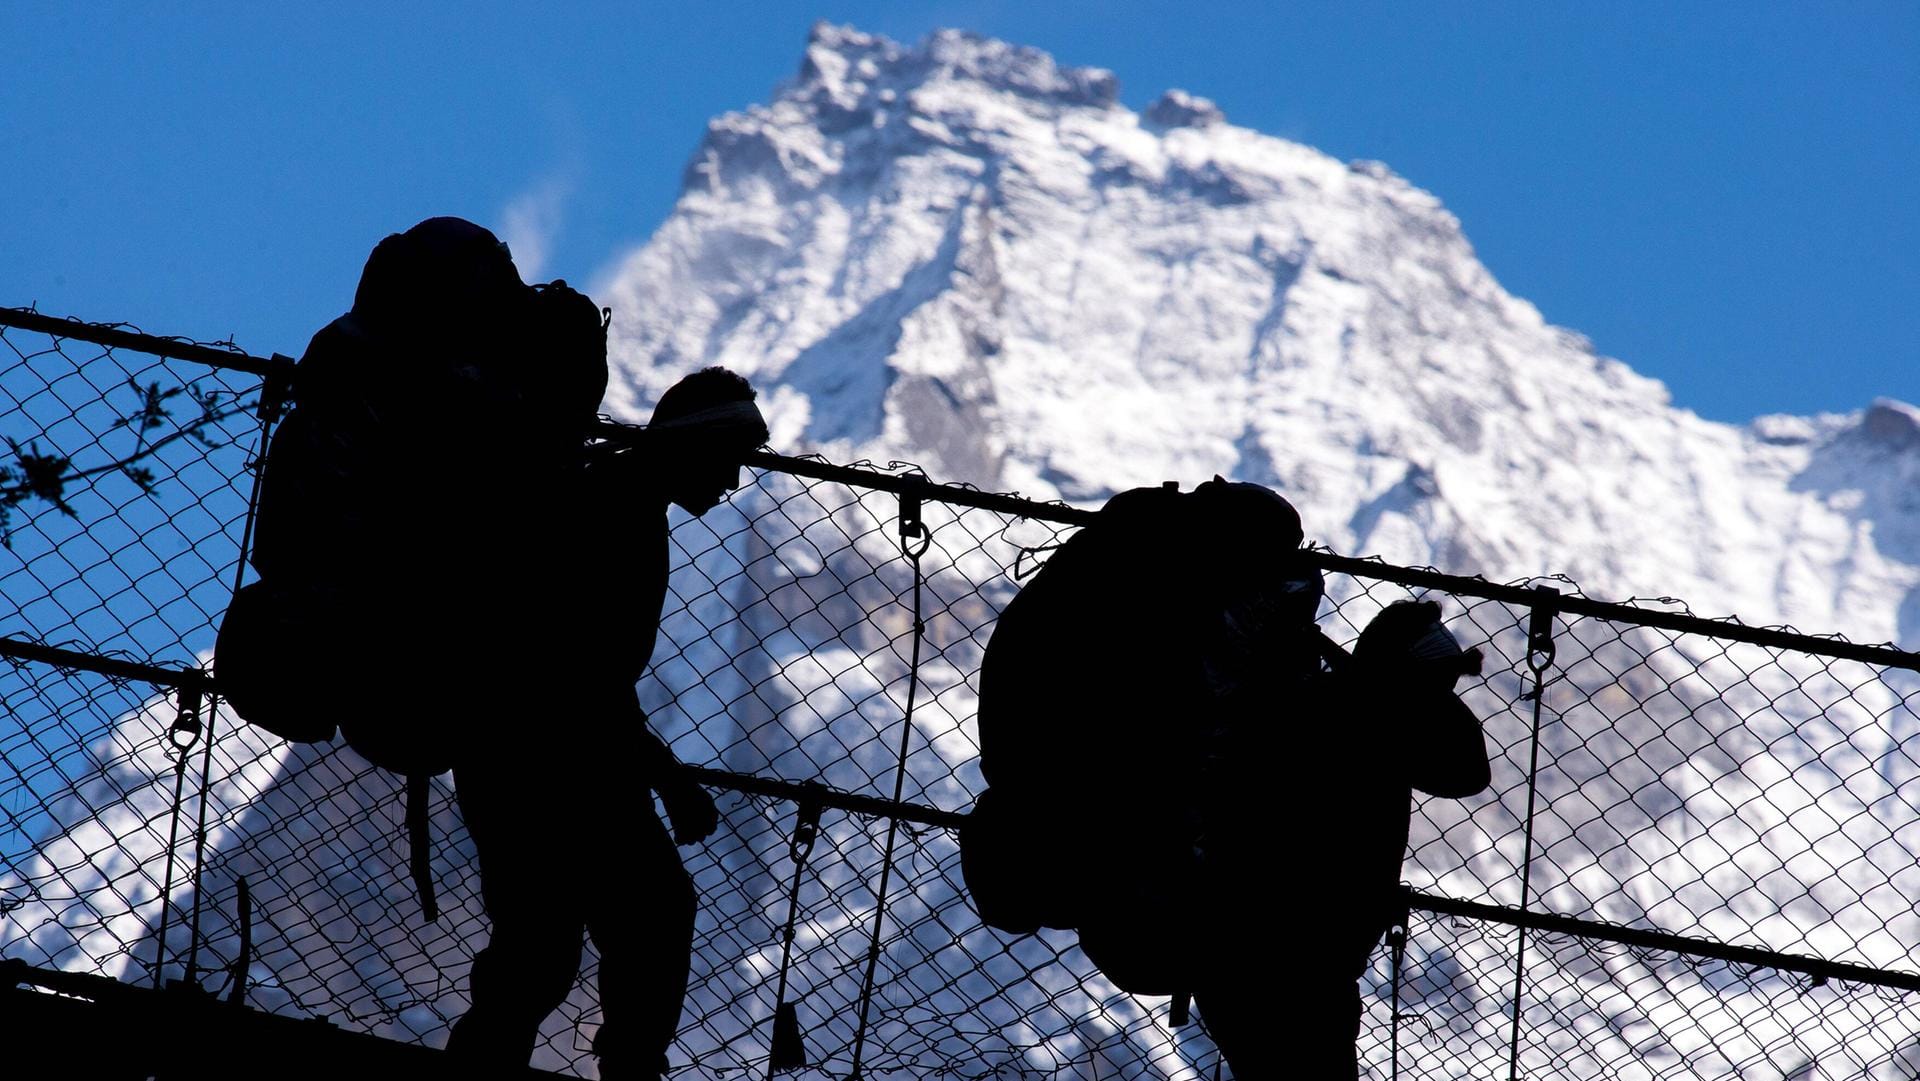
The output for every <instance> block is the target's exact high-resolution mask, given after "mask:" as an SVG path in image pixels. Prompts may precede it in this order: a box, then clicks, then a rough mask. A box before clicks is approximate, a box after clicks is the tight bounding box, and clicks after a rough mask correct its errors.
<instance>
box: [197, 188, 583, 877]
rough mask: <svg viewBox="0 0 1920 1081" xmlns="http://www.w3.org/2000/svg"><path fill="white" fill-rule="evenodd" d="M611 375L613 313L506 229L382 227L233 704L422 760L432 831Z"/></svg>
mask: <svg viewBox="0 0 1920 1081" xmlns="http://www.w3.org/2000/svg"><path fill="white" fill-rule="evenodd" d="M606 381H607V368H606V336H605V322H604V321H603V319H602V314H601V312H600V311H599V310H598V309H596V308H595V307H594V305H593V303H592V301H590V300H588V299H587V298H586V297H584V296H582V295H581V294H579V293H577V292H575V291H574V290H572V289H570V288H568V287H567V285H566V283H565V282H554V283H552V284H550V285H542V286H527V285H524V284H522V283H521V281H520V276H519V273H518V271H517V270H516V269H515V268H514V265H513V260H512V257H511V255H510V254H509V253H508V251H507V249H506V246H505V245H503V244H501V243H500V242H499V241H498V240H497V239H496V238H495V237H494V236H493V234H492V233H490V232H488V231H487V230H485V229H483V228H481V227H480V226H477V225H474V224H472V223H471V222H466V221H462V220H460V219H458V218H433V219H429V220H428V221H425V222H422V223H420V224H419V225H417V226H415V227H414V228H412V229H410V230H408V231H407V232H405V233H399V234H395V235H393V236H389V237H387V238H386V239H385V240H383V241H381V243H380V244H379V246H377V247H376V248H375V249H374V251H373V254H372V255H371V256H370V257H369V258H368V260H367V266H366V269H365V271H364V272H363V274H362V276H361V280H360V286H359V289H358V290H357V292H356V294H355V296H354V304H353V309H352V311H350V312H349V313H348V314H346V315H344V316H342V317H340V318H339V319H336V320H334V321H333V322H332V323H330V324H328V325H327V326H326V327H325V328H324V329H322V330H321V331H320V332H319V333H318V334H316V335H315V336H314V338H313V341H312V343H311V344H310V345H309V346H308V348H307V352H306V354H305V355H304V356H303V357H302V358H301V360H300V363H299V366H298V367H297V369H296V370H295V375H294V387H293V395H292V400H293V407H292V409H291V410H290V411H289V413H288V414H287V416H286V418H285V420H284V421H283V422H282V423H281V424H280V426H279V428H278V430H277V431H276V432H275V433H274V436H273V440H272V443H271V445H270V447H269V448H268V451H267V455H266V460H265V463H264V466H263V468H264V470H265V473H264V476H263V478H262V483H261V493H260V503H259V509H258V514H257V516H256V521H255V531H254V545H253V549H252V552H251V562H252V564H253V566H254V568H255V569H256V570H257V571H258V572H259V574H260V578H259V580H258V581H256V582H254V583H251V584H249V585H247V586H245V587H243V588H242V589H241V590H240V591H239V593H238V594H237V595H236V596H235V597H234V599H233V602H232V604H231V605H230V606H229V607H228V610H227V613H226V615H225V616H224V617H223V619H222V622H221V627H220V634H219V640H218V642H217V643H216V646H215V655H214V669H215V674H216V677H217V679H218V685H219V687H220V690H221V693H222V695H223V696H224V697H225V699H226V701H227V702H228V704H229V705H231V706H232V707H233V709H234V710H235V711H236V712H238V713H239V714H240V716H242V717H243V718H245V719H246V720H248V721H249V722H251V723H253V724H257V725H259V726H261V727H263V728H265V729H267V730H269V731H271V732H273V733H275V734H277V735H280V736H282V737H284V738H287V739H289V740H294V741H298V742H325V741H328V740H331V739H332V738H333V736H334V734H335V731H336V728H337V729H338V730H339V731H340V733H341V734H342V735H344V736H345V738H346V740H347V742H348V744H349V745H350V746H352V747H353V748H354V750H356V751H357V752H359V753H360V754H361V755H362V756H364V757H366V758H367V759H368V760H369V761H371V762H373V763H374V764H375V765H378V766H382V767H385V768H387V769H391V770H394V771H396V772H399V773H403V774H406V775H407V776H408V777H409V778H410V779H411V783H410V791H409V819H410V820H413V824H414V825H415V826H416V837H418V835H419V833H420V831H422V830H424V806H425V805H424V794H425V788H424V784H423V782H424V780H425V778H427V777H430V776H432V775H433V774H437V773H441V772H444V771H445V770H447V769H449V768H450V767H451V766H452V764H453V760H454V757H455V754H456V752H457V750H458V749H459V746H460V743H461V735H462V733H461V731H460V730H461V728H462V727H463V725H465V724H467V723H468V722H469V719H470V717H471V716H472V715H473V714H474V713H475V712H476V711H480V710H484V709H486V708H487V707H488V704H489V702H490V700H492V699H494V698H496V697H497V695H498V693H499V688H497V687H496V686H494V685H493V682H492V681H493V679H494V678H496V677H497V673H498V670H499V664H498V659H497V658H498V654H499V651H500V650H501V648H502V645H503V643H505V642H507V641H509V640H510V636H511V635H512V634H513V633H515V632H516V631H520V630H521V629H522V625H524V624H527V623H528V622H529V621H530V620H531V619H533V618H535V617H536V616H537V613H536V612H535V611H534V607H535V606H536V605H537V604H538V603H539V598H541V596H542V595H543V593H544V590H543V589H542V588H541V583H540V582H539V581H538V577H539V576H540V575H541V574H542V573H543V572H544V571H549V570H550V569H551V566H552V560H550V559H548V558H546V557H545V554H544V553H543V551H542V545H543V544H550V542H547V541H545V540H544V538H546V537H550V536H560V535H564V534H565V533H566V530H565V528H564V523H563V522H561V521H559V519H560V517H561V516H563V515H565V514H568V513H570V512H571V506H572V504H573V503H574V502H575V500H573V499H571V498H570V495H571V489H572V486H573V485H575V484H577V483H578V474H579V468H580V463H581V460H582V454H581V451H582V444H583V442H584V439H585V436H586V433H587V430H588V426H589V425H590V423H591V422H592V420H593V417H594V413H595V410H596V409H597V407H598V405H599V402H600V399H601V397H602V396H603V394H604V393H605V390H606ZM414 849H415V857H416V861H418V859H419V858H420V857H421V854H422V852H423V850H424V846H423V845H421V844H417V843H416V844H415V845H414ZM423 870H424V869H423V867H421V866H419V865H418V864H417V865H416V879H417V880H418V879H419V878H420V877H421V874H422V873H423ZM428 907H429V909H431V905H429V906H428Z"/></svg>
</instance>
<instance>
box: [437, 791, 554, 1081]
mask: <svg viewBox="0 0 1920 1081" xmlns="http://www.w3.org/2000/svg"><path fill="white" fill-rule="evenodd" d="M454 787H455V792H456V793H457V794H458V796H459V799H460V811H461V815H462V817H464V818H465V819H466V822H467V831H468V833H470V834H471V835H472V836H473V843H474V850H475V853H476V854H477V855H478V856H479V860H480V898H481V900H482V901H483V902H484V903H485V905H486V909H487V919H488V922H489V923H490V924H492V930H491V933H490V935H489V937H488V941H487V946H486V948H485V949H483V950H481V951H480V953H479V954H478V955H477V956H476V957H474V959H473V975H472V977H471V988H470V993H471V995H472V998H473V1005H472V1006H471V1007H469V1008H468V1009H467V1012H466V1013H465V1014H463V1015H461V1017H460V1020H459V1021H458V1022H456V1023H455V1024H454V1026H453V1031H452V1033H451V1034H450V1035H449V1036H448V1038H447V1050H448V1051H450V1052H454V1053H456V1054H458V1055H460V1056H462V1057H464V1058H467V1059H468V1060H469V1061H472V1062H475V1063H485V1064H487V1065H489V1066H496V1067H497V1066H505V1065H514V1066H517V1065H524V1064H525V1063H526V1061H527V1059H528V1058H529V1056H531V1055H532V1053H533V1047H534V1042H535V1041H536V1040H537V1039H538V1038H539V1034H540V1025H541V1023H542V1022H544V1021H545V1020H546V1019H547V1015H548V1014H550V1013H552V1012H553V1011H554V1009H555V1008H556V1007H558V1006H559V1005H560V1003H561V1002H563V1001H565V999H566V997H567V994H568V992H570V991H571V990H572V989H573V983H574V979H575V977H576V976H578V975H579V972H580V948H581V944H582V939H583V934H584V927H583V923H584V921H583V919H582V917H581V915H580V908H579V901H578V899H577V898H575V897H572V896H570V895H569V894H568V891H567V889H566V887H565V886H564V885H561V886H559V887H558V888H556V882H558V883H562V884H564V883H565V882H567V881H568V880H570V879H571V878H572V877H573V870H574V869H573V868H571V867H566V866H555V865H554V858H553V849H551V848H549V847H546V846H543V845H542V843H541V842H540V840H539V838H538V835H539V834H541V833H543V832H545V830H546V828H547V827H549V826H550V827H551V828H552V829H555V830H565V829H567V828H568V826H567V824H566V823H548V822H546V821H545V818H544V816H542V815H540V814H539V813H538V811H539V808H541V807H542V806H544V804H543V803H542V801H541V800H540V799H539V798H538V795H537V792H535V791H532V790H530V789H531V788H532V787H533V786H530V785H529V784H528V783H527V779H526V778H514V777H505V776H496V775H494V773H493V771H481V770H473V769H464V770H462V771H460V772H458V773H457V774H456V776H455V780H454Z"/></svg>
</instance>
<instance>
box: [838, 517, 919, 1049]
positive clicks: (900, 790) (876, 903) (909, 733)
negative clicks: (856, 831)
mask: <svg viewBox="0 0 1920 1081" xmlns="http://www.w3.org/2000/svg"><path fill="white" fill-rule="evenodd" d="M898 539H899V543H900V552H901V554H902V555H904V556H906V558H907V562H908V564H910V565H911V566H912V567H913V649H912V658H911V659H910V660H909V661H908V662H907V708H906V710H905V713H904V716H903V717H902V718H901V723H900V761H899V765H897V766H896V767H894V771H893V801H894V802H895V803H899V802H900V798H901V796H902V795H904V794H905V792H906V785H907V751H908V750H909V748H910V745H911V741H912V738H913V706H914V700H915V697H916V695H917V694H918V692H919V689H920V646H921V643H922V642H923V641H924V640H925V638H926V632H927V627H926V624H925V623H924V622H922V621H921V618H920V601H921V594H922V593H923V592H924V586H925V584H926V574H925V572H924V571H923V570H922V568H921V565H920V557H921V556H924V555H926V554H927V549H928V548H931V547H932V546H933V532H932V531H931V530H929V529H928V528H927V525H926V523H925V522H924V521H922V520H921V517H920V498H919V497H918V496H915V495H902V496H901V497H900V534H899V538H898ZM915 540H918V542H919V543H917V544H916V543H913V542H914V541H915ZM899 836H900V819H899V818H897V817H890V818H888V819H887V844H886V849H885V854H884V855H882V856H881V861H880V889H879V890H878V892H876V893H875V895H874V899H873V937H872V939H871V940H870V941H869V942H868V943H867V968H866V973H865V974H864V975H863V976H862V977H861V979H860V1021H859V1024H858V1025H857V1026H856V1027H855V1029H854V1035H853V1070H852V1072H851V1073H849V1074H848V1075H847V1081H860V1062H861V1054H862V1052H864V1051H865V1050H866V1043H867V1013H868V1009H869V1008H870V1007H871V1006H872V1005H873V974H874V970H875V969H877V968H878V967H879V965H880V929H881V927H882V925H884V924H885V923H886V918H887V887H888V886H889V885H890V884H891V882H892V879H893V846H894V842H895V841H896V840H898V839H899Z"/></svg>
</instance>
